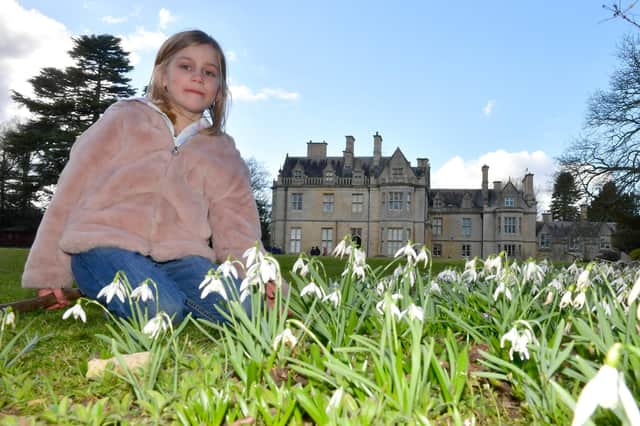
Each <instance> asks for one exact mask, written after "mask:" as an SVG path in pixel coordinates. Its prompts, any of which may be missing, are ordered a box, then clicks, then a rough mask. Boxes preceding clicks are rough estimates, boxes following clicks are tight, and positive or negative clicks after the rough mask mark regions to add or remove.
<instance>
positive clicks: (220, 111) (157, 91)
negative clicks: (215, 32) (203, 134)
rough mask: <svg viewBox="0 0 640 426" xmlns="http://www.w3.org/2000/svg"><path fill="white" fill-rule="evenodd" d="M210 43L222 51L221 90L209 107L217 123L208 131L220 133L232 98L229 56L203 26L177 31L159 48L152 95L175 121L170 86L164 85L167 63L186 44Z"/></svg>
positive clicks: (150, 85)
mask: <svg viewBox="0 0 640 426" xmlns="http://www.w3.org/2000/svg"><path fill="white" fill-rule="evenodd" d="M199 44H207V45H209V46H211V47H213V50H214V51H216V52H217V54H218V60H219V61H220V62H219V64H218V67H219V69H220V70H219V72H220V74H219V75H218V81H219V88H218V94H217V96H216V98H215V100H214V104H213V105H212V106H210V107H208V108H207V111H209V114H210V116H211V120H212V121H213V126H211V127H210V128H208V129H207V132H208V133H211V134H220V133H223V132H224V124H225V122H226V119H227V103H228V101H229V98H230V94H229V87H228V86H227V60H226V58H225V56H224V52H222V48H221V47H220V45H219V44H218V42H217V41H216V40H215V39H214V38H213V37H211V36H210V35H208V34H207V33H205V32H204V31H200V30H190V31H183V32H179V33H176V34H174V35H172V36H171V37H169V38H168V39H167V40H166V41H165V42H164V43H163V44H162V46H160V50H158V54H157V55H156V60H155V62H154V64H153V72H152V73H151V81H150V82H149V88H148V96H149V98H150V99H151V100H152V101H153V102H154V103H155V104H156V105H158V107H159V108H160V109H161V110H162V111H163V112H164V113H165V114H167V116H168V117H169V118H170V119H171V121H172V122H173V123H174V124H175V120H176V116H175V114H174V113H173V112H172V111H171V103H170V102H169V99H168V98H167V94H166V90H165V88H164V87H163V85H162V76H163V73H165V72H166V70H167V66H168V65H169V62H171V59H173V57H174V56H175V55H176V54H177V53H178V52H179V51H181V50H182V49H184V48H185V47H189V46H193V45H199Z"/></svg>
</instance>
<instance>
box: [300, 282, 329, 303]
mask: <svg viewBox="0 0 640 426" xmlns="http://www.w3.org/2000/svg"><path fill="white" fill-rule="evenodd" d="M308 294H313V295H314V296H316V298H318V299H322V298H323V297H324V296H325V294H324V291H323V290H322V289H321V288H320V287H318V285H317V284H316V283H309V284H307V285H306V286H304V288H303V289H302V291H301V292H300V297H305V296H306V295H308Z"/></svg>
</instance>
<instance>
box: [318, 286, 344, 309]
mask: <svg viewBox="0 0 640 426" xmlns="http://www.w3.org/2000/svg"><path fill="white" fill-rule="evenodd" d="M322 301H323V302H326V301H329V302H331V303H333V306H334V307H336V308H337V307H338V305H339V304H340V292H339V291H338V290H334V291H333V292H332V293H330V294H328V295H326V296H325V297H324V298H323V299H322Z"/></svg>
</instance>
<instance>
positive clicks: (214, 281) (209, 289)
mask: <svg viewBox="0 0 640 426" xmlns="http://www.w3.org/2000/svg"><path fill="white" fill-rule="evenodd" d="M200 285H202V284H200ZM211 293H218V294H219V295H220V296H221V297H222V298H223V299H224V300H229V297H228V296H227V290H226V289H225V288H224V284H223V283H222V280H221V279H220V277H219V276H218V274H217V273H216V274H213V275H211V277H210V279H209V280H208V281H207V284H206V285H205V286H204V288H203V289H202V294H200V298H201V299H204V298H205V297H207V296H208V295H209V294H211Z"/></svg>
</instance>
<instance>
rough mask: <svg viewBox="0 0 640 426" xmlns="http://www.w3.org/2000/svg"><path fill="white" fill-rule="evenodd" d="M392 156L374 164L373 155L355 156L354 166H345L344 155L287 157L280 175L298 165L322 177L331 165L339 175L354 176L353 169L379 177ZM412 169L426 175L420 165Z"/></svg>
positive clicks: (288, 173)
mask: <svg viewBox="0 0 640 426" xmlns="http://www.w3.org/2000/svg"><path fill="white" fill-rule="evenodd" d="M391 158H392V157H380V164H379V165H378V166H374V165H373V157H353V167H350V168H349V167H345V166H344V158H343V157H325V158H321V159H319V158H308V157H289V156H288V155H287V157H286V158H285V160H284V165H283V166H282V169H281V170H280V176H282V177H292V176H293V169H294V168H296V167H297V166H300V167H302V169H303V170H304V174H305V175H306V176H309V177H322V176H323V173H324V171H325V169H326V168H327V166H331V168H332V169H333V171H334V173H335V175H336V176H337V177H353V171H354V170H359V171H362V173H363V176H364V177H376V178H377V177H379V176H380V174H381V173H382V171H383V170H384V169H385V167H386V166H387V165H388V164H389V162H390V161H391ZM407 168H408V169H411V170H412V171H413V173H414V174H415V176H416V177H422V176H424V174H425V172H424V170H423V169H422V168H420V167H407Z"/></svg>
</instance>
